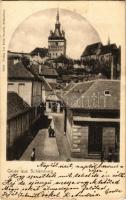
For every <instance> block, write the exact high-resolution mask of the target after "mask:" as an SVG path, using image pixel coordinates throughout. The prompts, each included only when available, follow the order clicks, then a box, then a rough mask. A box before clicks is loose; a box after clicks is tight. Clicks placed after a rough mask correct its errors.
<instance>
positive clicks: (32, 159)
mask: <svg viewBox="0 0 126 200" xmlns="http://www.w3.org/2000/svg"><path fill="white" fill-rule="evenodd" d="M31 161H35V148H33V149H32V153H31Z"/></svg>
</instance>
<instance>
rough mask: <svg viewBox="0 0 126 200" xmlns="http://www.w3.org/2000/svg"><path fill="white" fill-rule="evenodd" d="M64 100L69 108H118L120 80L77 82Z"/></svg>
mask: <svg viewBox="0 0 126 200" xmlns="http://www.w3.org/2000/svg"><path fill="white" fill-rule="evenodd" d="M64 101H65V103H66V104H67V105H68V106H69V107H71V108H78V109H79V108H81V109H104V110H105V109H106V110H119V109H120V81H118V80H102V79H99V80H95V81H88V82H83V83H81V85H80V84H77V85H75V86H74V87H73V88H72V89H70V90H69V91H68V93H66V95H65V97H64Z"/></svg>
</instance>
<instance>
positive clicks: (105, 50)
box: [100, 44, 117, 54]
mask: <svg viewBox="0 0 126 200" xmlns="http://www.w3.org/2000/svg"><path fill="white" fill-rule="evenodd" d="M115 49H117V46H116V44H109V45H105V46H102V48H101V49H100V54H107V53H112V52H113V51H114V50H115Z"/></svg>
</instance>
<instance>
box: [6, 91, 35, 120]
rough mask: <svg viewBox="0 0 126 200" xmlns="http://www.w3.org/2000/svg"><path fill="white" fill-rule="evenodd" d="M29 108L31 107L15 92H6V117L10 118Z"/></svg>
mask: <svg viewBox="0 0 126 200" xmlns="http://www.w3.org/2000/svg"><path fill="white" fill-rule="evenodd" d="M29 109H31V107H30V106H29V105H28V104H27V103H26V102H25V101H23V99H22V98H21V97H20V96H18V94H17V93H15V92H8V94H7V119H8V120H9V119H12V118H14V117H16V116H17V115H19V114H22V113H24V112H26V111H28V110H29Z"/></svg>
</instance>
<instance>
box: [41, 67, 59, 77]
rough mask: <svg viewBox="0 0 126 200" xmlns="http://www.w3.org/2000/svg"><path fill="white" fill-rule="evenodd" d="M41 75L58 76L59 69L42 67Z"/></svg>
mask: <svg viewBox="0 0 126 200" xmlns="http://www.w3.org/2000/svg"><path fill="white" fill-rule="evenodd" d="M40 75H42V76H58V74H57V71H56V70H55V69H52V68H47V67H46V68H42V69H41V73H40Z"/></svg>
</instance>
